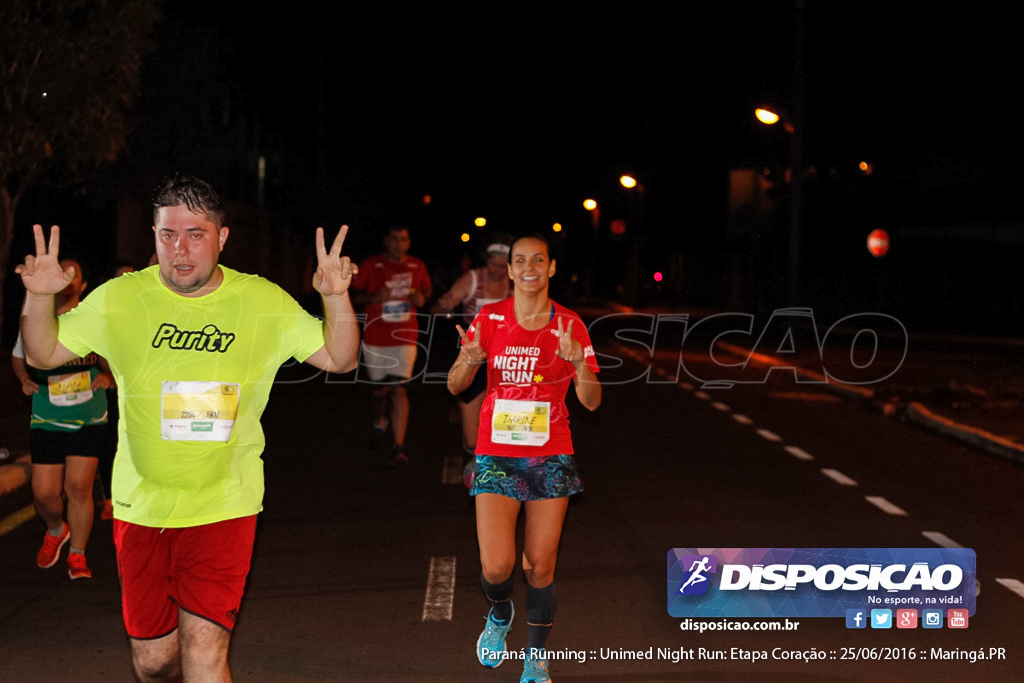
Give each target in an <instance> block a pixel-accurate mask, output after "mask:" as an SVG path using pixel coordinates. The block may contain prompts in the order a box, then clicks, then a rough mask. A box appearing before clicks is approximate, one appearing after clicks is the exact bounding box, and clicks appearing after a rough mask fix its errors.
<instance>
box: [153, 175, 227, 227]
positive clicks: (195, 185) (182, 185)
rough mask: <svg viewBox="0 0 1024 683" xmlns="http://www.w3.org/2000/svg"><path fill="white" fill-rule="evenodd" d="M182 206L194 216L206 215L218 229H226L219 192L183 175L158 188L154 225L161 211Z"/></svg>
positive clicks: (167, 181)
mask: <svg viewBox="0 0 1024 683" xmlns="http://www.w3.org/2000/svg"><path fill="white" fill-rule="evenodd" d="M182 204H184V205H185V206H187V207H188V210H189V211H191V212H192V213H194V214H200V215H205V216H206V218H207V220H209V221H210V222H211V223H213V224H214V225H215V226H217V228H222V227H224V218H225V214H224V206H223V205H222V204H221V202H220V195H218V194H217V191H216V190H214V189H213V186H212V185H210V184H209V183H208V182H206V181H205V180H201V179H199V178H196V177H195V176H190V175H183V174H175V175H174V176H172V177H170V178H167V179H166V180H165V181H164V182H163V184H162V185H160V187H158V188H157V190H156V196H155V198H154V199H153V223H154V224H155V223H156V222H157V218H158V216H159V213H160V209H162V208H164V207H169V206H181V205H182Z"/></svg>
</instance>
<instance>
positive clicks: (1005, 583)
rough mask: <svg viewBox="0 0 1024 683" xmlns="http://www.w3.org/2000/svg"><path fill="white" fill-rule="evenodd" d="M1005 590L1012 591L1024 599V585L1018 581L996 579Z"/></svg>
mask: <svg viewBox="0 0 1024 683" xmlns="http://www.w3.org/2000/svg"><path fill="white" fill-rule="evenodd" d="M996 583H998V584H999V585H1000V586H1002V587H1003V588H1009V589H1010V590H1011V591H1013V592H1014V593H1016V594H1017V595H1019V596H1020V597H1022V598H1024V583H1021V582H1020V581H1018V580H1017V579H996Z"/></svg>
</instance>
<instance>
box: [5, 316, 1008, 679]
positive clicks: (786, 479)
mask: <svg viewBox="0 0 1024 683" xmlns="http://www.w3.org/2000/svg"><path fill="white" fill-rule="evenodd" d="M607 331H608V330H607V329H605V331H604V332H602V334H601V337H600V341H601V344H600V350H601V352H602V354H603V357H602V363H603V364H605V365H606V367H607V368H608V369H607V371H606V372H605V373H603V377H604V378H605V379H606V380H608V381H607V384H606V387H605V396H604V403H603V405H602V407H601V408H600V409H599V411H597V412H596V413H592V414H589V413H586V412H585V411H583V410H582V409H581V408H580V407H579V406H578V405H576V404H574V403H572V402H571V403H570V406H571V407H572V409H573V429H574V434H575V442H576V449H577V453H578V456H579V459H580V462H581V467H582V471H583V476H584V480H585V482H586V486H587V490H586V492H585V493H583V494H582V495H580V496H578V497H576V498H575V499H574V500H573V501H572V504H571V506H570V510H569V516H568V520H567V524H566V532H565V535H564V538H563V543H562V547H561V552H560V563H559V569H558V574H557V575H558V599H559V608H558V616H557V620H556V625H555V628H554V630H553V632H552V635H551V638H550V640H549V643H548V645H549V647H550V648H552V649H553V650H555V651H557V652H561V653H564V655H565V659H564V660H562V661H555V662H553V665H552V676H553V679H554V680H556V681H559V682H560V683H564V682H566V681H584V680H586V681H602V680H623V679H625V680H635V681H669V680H672V681H675V680H685V681H732V680H749V679H753V678H755V677H756V678H757V679H758V680H767V681H773V680H780V681H781V680H786V681H796V682H797V683H801V682H811V681H902V680H905V679H907V678H910V677H914V678H922V679H924V680H931V681H953V680H986V681H1011V680H1014V681H1015V680H1019V679H1020V676H1021V672H1022V671H1024V631H1022V629H1021V628H1020V626H1019V624H1020V623H1021V617H1022V612H1024V597H1022V596H1021V595H1019V594H1017V593H1015V592H1014V591H1013V590H1011V587H1012V586H1014V585H1015V584H1014V583H1013V581H1021V580H1024V570H1022V569H1021V568H1022V567H1024V549H1022V548H1021V547H1020V544H1019V542H1018V538H1019V531H1018V529H1019V523H1020V520H1021V519H1022V518H1024V514H1022V513H1024V501H1022V499H1021V496H1020V492H1021V490H1022V486H1024V472H1022V471H1021V469H1019V468H1017V467H1015V466H1014V465H1013V464H1012V463H1011V462H1008V461H1006V460H1001V459H998V458H992V457H989V456H986V455H981V454H979V453H978V452H977V451H976V450H973V449H970V448H968V447H966V446H963V445H960V444H958V443H956V442H954V441H951V440H949V439H945V438H941V437H938V436H936V435H933V434H930V433H928V432H925V431H922V430H920V429H918V428H916V427H914V426H912V425H908V424H906V423H903V422H901V421H899V420H894V419H891V418H890V417H886V416H884V415H883V414H881V413H879V412H877V411H873V410H866V409H865V408H864V406H863V404H862V402H859V401H857V400H856V399H854V398H849V397H844V396H843V395H841V394H836V393H834V392H831V391H828V390H826V389H824V388H822V387H820V386H815V385H813V384H807V383H800V382H796V381H794V380H793V378H792V377H791V376H787V375H786V373H767V374H765V377H766V381H764V382H744V381H739V382H735V383H733V385H732V386H731V387H729V388H724V387H725V382H719V383H718V384H719V388H710V387H706V386H703V387H702V386H701V385H700V383H698V382H694V381H693V378H692V377H688V376H685V375H681V376H679V377H672V376H670V374H668V375H667V374H665V368H666V367H669V368H671V367H672V362H670V361H665V360H664V359H660V362H657V363H655V364H654V365H655V369H654V370H653V371H652V372H650V373H647V374H645V372H646V368H647V366H648V365H649V364H650V359H651V355H650V353H649V352H647V351H646V350H645V349H644V348H643V346H642V345H640V344H637V343H632V342H631V341H630V338H631V337H632V338H636V337H637V336H638V334H618V335H614V337H617V338H613V335H610V334H607V333H606V332H607ZM639 336H642V335H639ZM688 351H694V353H692V354H690V355H687V356H686V367H687V369H688V370H690V369H692V370H693V373H694V374H696V375H698V376H701V377H703V378H705V379H707V378H708V377H712V376H714V378H715V379H718V380H725V379H728V378H729V372H733V373H739V374H738V375H735V374H734V375H733V379H739V380H745V379H749V378H750V377H752V376H753V375H752V374H751V370H750V369H749V368H750V366H746V367H743V368H738V367H737V368H733V370H731V371H727V370H723V367H722V365H720V364H717V363H715V362H713V361H712V360H710V359H709V358H707V357H705V356H702V354H701V353H699V352H697V351H696V350H695V349H688ZM655 355H656V356H657V355H658V352H656V354H655ZM443 366H444V364H443V363H438V364H437V367H443ZM281 379H282V381H281V382H280V383H279V386H277V387H276V388H275V392H274V394H273V395H272V398H271V402H270V406H269V408H268V410H267V413H266V415H265V419H264V424H265V427H266V431H267V440H268V448H267V451H266V453H265V461H266V470H267V495H266V500H265V511H264V512H263V513H262V515H261V517H260V523H259V528H258V535H257V546H256V551H255V557H254V564H253V569H252V573H251V575H250V579H249V584H248V592H247V595H246V599H245V602H244V603H243V608H242V612H241V615H240V620H239V624H238V627H237V629H236V633H235V636H234V640H233V646H232V651H231V661H232V666H233V670H234V673H235V677H236V680H238V681H253V682H259V683H263V682H267V683H270V682H273V683H291V682H299V681H399V682H401V681H495V682H498V681H506V682H509V683H511V682H512V681H518V678H519V673H520V667H518V666H517V664H516V662H507V663H505V664H504V665H502V666H501V667H500V668H498V669H496V670H493V671H490V670H486V669H483V668H482V667H481V666H480V665H479V664H478V663H477V662H476V659H475V656H474V644H475V641H476V637H477V635H478V634H479V632H480V629H481V628H482V626H483V617H484V614H485V613H486V603H485V600H484V598H483V597H482V594H481V592H480V589H479V581H478V574H479V564H478V561H477V556H476V541H475V532H474V518H473V510H472V503H471V501H470V499H469V498H468V496H467V494H466V489H465V487H464V486H463V485H462V484H461V481H460V480H459V479H458V476H457V470H458V465H459V464H461V462H460V453H459V448H458V440H459V436H458V434H459V432H458V425H457V424H456V423H455V422H453V420H452V415H453V408H454V404H453V402H452V400H451V398H450V397H449V396H448V394H447V392H446V391H445V389H444V387H443V385H442V384H439V383H425V382H422V381H421V382H417V383H415V384H413V385H412V387H411V389H410V391H411V400H412V406H413V407H412V423H411V425H410V429H409V436H408V440H407V441H408V444H409V451H408V453H409V455H410V457H411V458H412V463H411V464H410V465H408V466H406V467H403V468H400V469H388V468H386V467H384V466H383V463H382V460H381V458H380V457H379V456H378V455H376V454H374V453H372V452H371V451H370V450H369V449H368V445H367V435H368V425H369V398H368V396H369V393H368V392H369V387H368V386H366V385H362V384H356V383H353V382H351V381H350V380H351V377H341V378H338V377H335V378H331V379H332V380H334V381H332V382H330V383H328V382H326V381H325V379H324V377H323V376H320V377H310V376H309V373H307V372H306V371H305V370H304V369H302V368H291V369H285V370H283V371H282V375H281ZM713 384H714V383H713ZM448 465H454V469H455V470H456V472H455V474H456V476H454V477H453V476H452V473H451V472H450V469H451V468H450V467H447V466H448ZM449 481H452V482H453V483H447V482H449ZM869 498H870V499H871V500H869ZM871 501H874V502H871ZM886 503H887V504H888V505H886ZM880 506H881V507H880ZM40 535H41V530H40V529H39V524H38V520H36V519H29V520H28V521H26V522H25V523H23V524H20V525H16V526H14V527H13V529H12V530H10V531H9V532H7V533H6V534H5V535H3V536H0V549H2V552H0V681H17V682H19V683H20V682H21V681H33V682H39V683H47V682H50V681H53V682H57V681H66V680H71V679H74V680H77V681H81V682H83V683H88V682H90V681H97V682H98V681H103V682H107V681H121V680H125V681H127V680H130V675H129V669H128V655H127V643H126V640H125V637H124V635H123V630H122V627H121V622H120V614H119V600H118V590H117V578H116V570H115V566H114V559H113V550H112V543H111V540H110V523H109V522H102V521H99V520H97V523H96V528H95V531H94V534H93V539H92V541H91V543H90V546H89V558H90V565H91V567H92V569H93V573H94V576H95V578H94V579H93V580H91V581H76V582H72V581H69V580H68V579H67V577H66V574H65V573H64V572H63V571H62V570H61V566H62V565H61V564H58V565H57V567H55V568H54V569H51V570H46V571H44V570H39V569H37V568H36V567H35V566H34V562H33V558H34V554H35V551H36V549H37V547H38V542H39V538H40ZM942 544H947V545H962V546H965V547H968V548H973V549H975V550H976V552H977V556H978V577H979V581H980V586H981V593H980V595H979V596H978V598H977V611H976V613H975V615H974V616H973V617H972V618H971V620H970V625H969V628H967V629H963V630H950V629H941V630H934V631H931V630H929V631H926V630H923V629H917V630H912V631H911V630H872V629H867V630H850V629H847V628H846V627H845V624H844V621H843V619H836V618H806V619H794V621H799V622H800V623H799V627H798V628H797V629H796V630H791V631H772V632H765V631H723V632H708V633H703V634H697V633H694V632H692V631H684V630H681V625H682V620H681V619H679V618H674V617H671V616H669V615H668V612H667V609H666V592H665V585H666V584H665V579H666V573H665V572H666V556H667V553H668V552H669V550H670V549H672V548H677V547H750V548H756V547H786V548H813V547H831V548H842V547H853V548H855V547H894V548H915V547H935V546H936V545H942ZM445 578H453V579H454V581H453V582H452V583H446V582H445V580H444V579H445ZM523 593H524V589H523V584H522V579H521V577H519V576H517V586H516V591H515V593H514V597H518V598H519V599H520V600H521V599H522V597H523ZM735 621H736V622H748V623H754V622H761V621H762V620H752V619H738V620H735ZM771 621H780V622H781V621H782V620H771ZM525 636H526V629H525V626H524V625H523V624H522V623H521V622H520V623H519V624H517V625H514V627H513V630H512V632H511V634H510V636H509V647H510V648H512V649H518V648H521V647H523V646H524V645H525ZM934 648H941V649H943V650H944V651H946V652H959V653H970V652H976V651H978V650H979V649H980V650H982V651H983V652H985V653H986V654H987V653H990V652H994V653H998V652H999V648H1002V653H1003V654H1004V656H1005V659H986V660H983V661H978V662H974V663H972V662H970V661H969V660H967V659H956V660H937V659H936V658H935V657H934V656H933V655H934V652H935V650H934ZM990 648H993V649H992V650H990ZM883 651H884V652H885V653H886V654H887V655H888V656H889V657H894V656H898V657H899V658H898V659H879V660H875V661H872V660H867V661H865V660H863V659H852V657H855V656H856V657H860V656H861V655H862V654H863V653H871V652H874V653H876V655H878V656H881V653H883ZM635 652H640V653H642V654H644V655H646V653H648V652H650V653H651V657H652V658H651V659H622V658H621V657H622V656H623V655H624V654H626V653H635ZM795 652H799V653H808V652H814V653H827V655H826V658H825V659H824V660H815V661H810V662H807V661H802V660H800V659H792V658H788V659H783V658H780V657H786V656H788V657H792V655H785V654H782V653H795ZM672 653H676V654H677V656H678V658H679V659H680V661H673V659H672ZM716 655H721V657H723V658H721V659H719V658H713V657H715V656H716ZM762 655H763V657H764V659H760V657H761V656H762ZM689 656H692V657H693V658H692V659H689V658H687V657H689ZM844 656H847V657H851V658H844ZM869 656H870V655H869ZM962 656H966V655H962ZM755 657H757V658H758V660H757V661H754V658H755ZM911 657H913V659H911Z"/></svg>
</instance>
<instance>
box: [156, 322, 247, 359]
mask: <svg viewBox="0 0 1024 683" xmlns="http://www.w3.org/2000/svg"><path fill="white" fill-rule="evenodd" d="M233 341H235V335H234V334H232V333H231V332H221V331H220V330H219V329H218V328H217V326H216V325H212V324H211V325H206V326H205V327H203V329H201V330H179V329H178V326H177V325H174V324H173V323H163V324H162V325H160V327H159V328H158V329H157V331H156V335H155V336H154V337H153V342H152V344H153V348H154V349H159V348H160V347H161V346H163V345H164V344H166V345H167V348H169V349H175V350H178V351H207V352H209V353H214V352H217V353H224V352H225V351H227V350H228V347H229V346H231V343H232V342H233Z"/></svg>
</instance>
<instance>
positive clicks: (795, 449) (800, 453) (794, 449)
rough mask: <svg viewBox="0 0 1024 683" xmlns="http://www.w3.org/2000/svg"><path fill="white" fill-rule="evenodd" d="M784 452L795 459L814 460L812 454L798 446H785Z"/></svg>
mask: <svg viewBox="0 0 1024 683" xmlns="http://www.w3.org/2000/svg"><path fill="white" fill-rule="evenodd" d="M786 452H787V453H789V454H790V455H792V456H793V457H794V458H796V459H797V460H814V456H813V455H811V454H810V453H808V452H807V451H805V450H804V449H802V448H800V447H799V446H786Z"/></svg>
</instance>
